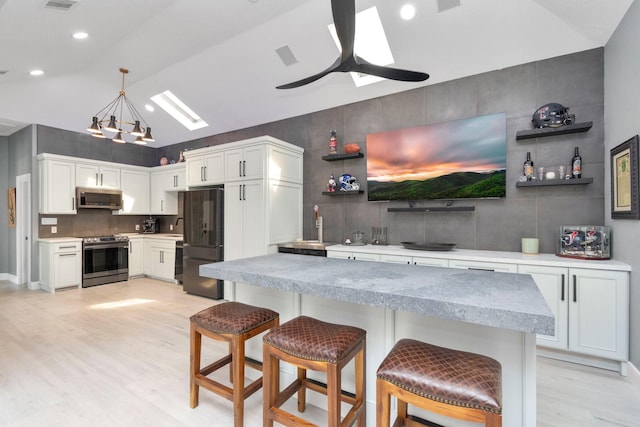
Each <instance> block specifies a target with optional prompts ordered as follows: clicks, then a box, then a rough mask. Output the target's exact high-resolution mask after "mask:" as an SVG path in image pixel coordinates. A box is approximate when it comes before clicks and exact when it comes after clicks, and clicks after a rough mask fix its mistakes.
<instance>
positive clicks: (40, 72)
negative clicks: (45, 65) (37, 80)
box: [29, 70, 44, 76]
mask: <svg viewBox="0 0 640 427" xmlns="http://www.w3.org/2000/svg"><path fill="white" fill-rule="evenodd" d="M29 74H31V75H32V76H41V75H43V74H44V71H42V70H31V71H30V72H29Z"/></svg>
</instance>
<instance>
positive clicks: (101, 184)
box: [100, 174, 104, 187]
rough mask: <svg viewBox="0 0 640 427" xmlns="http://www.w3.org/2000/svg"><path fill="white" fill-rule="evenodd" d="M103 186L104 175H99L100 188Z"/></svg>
mask: <svg viewBox="0 0 640 427" xmlns="http://www.w3.org/2000/svg"><path fill="white" fill-rule="evenodd" d="M103 185H104V175H103V174H100V186H101V187H102V186H103Z"/></svg>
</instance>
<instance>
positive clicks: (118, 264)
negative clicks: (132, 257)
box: [82, 236, 129, 288]
mask: <svg viewBox="0 0 640 427" xmlns="http://www.w3.org/2000/svg"><path fill="white" fill-rule="evenodd" d="M125 280H129V238H128V237H127V236H102V237H85V238H84V239H82V287H83V288H87V287H89V286H96V285H104V284H105V283H113V282H121V281H125Z"/></svg>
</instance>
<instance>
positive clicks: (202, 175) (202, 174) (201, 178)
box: [200, 166, 204, 181]
mask: <svg viewBox="0 0 640 427" xmlns="http://www.w3.org/2000/svg"><path fill="white" fill-rule="evenodd" d="M200 181H204V167H203V166H200Z"/></svg>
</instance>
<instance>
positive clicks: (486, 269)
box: [468, 267, 496, 271]
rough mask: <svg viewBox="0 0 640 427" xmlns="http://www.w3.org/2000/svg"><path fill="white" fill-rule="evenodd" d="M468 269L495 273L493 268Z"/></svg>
mask: <svg viewBox="0 0 640 427" xmlns="http://www.w3.org/2000/svg"><path fill="white" fill-rule="evenodd" d="M468 269H469V270H476V271H496V270H495V268H481V267H469V268H468Z"/></svg>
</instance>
